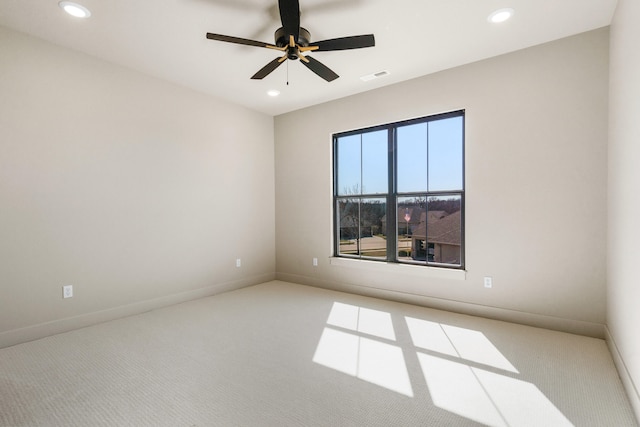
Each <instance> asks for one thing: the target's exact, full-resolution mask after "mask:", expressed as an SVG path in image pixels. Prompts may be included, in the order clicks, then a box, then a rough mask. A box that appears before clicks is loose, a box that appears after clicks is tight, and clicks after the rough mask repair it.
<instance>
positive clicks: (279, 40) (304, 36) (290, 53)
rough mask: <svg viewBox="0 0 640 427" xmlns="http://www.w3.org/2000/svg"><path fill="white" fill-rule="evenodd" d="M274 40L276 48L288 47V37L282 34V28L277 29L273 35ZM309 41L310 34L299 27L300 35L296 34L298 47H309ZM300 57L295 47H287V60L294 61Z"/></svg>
mask: <svg viewBox="0 0 640 427" xmlns="http://www.w3.org/2000/svg"><path fill="white" fill-rule="evenodd" d="M274 38H275V41H276V46H278V47H285V46H288V45H289V35H288V34H286V33H285V32H284V28H278V29H277V30H276V32H275V34H274ZM310 39H311V34H310V33H309V31H308V30H307V29H305V28H302V27H300V33H299V34H298V43H297V45H298V46H303V47H304V46H309V40H310ZM299 57H300V52H298V47H297V46H293V47H291V46H289V48H288V49H287V58H289V59H292V60H296V59H298V58H299Z"/></svg>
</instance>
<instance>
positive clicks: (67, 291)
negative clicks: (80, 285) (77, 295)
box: [62, 285, 73, 298]
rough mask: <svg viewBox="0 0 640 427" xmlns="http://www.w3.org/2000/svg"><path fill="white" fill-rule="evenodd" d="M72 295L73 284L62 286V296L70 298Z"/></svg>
mask: <svg viewBox="0 0 640 427" xmlns="http://www.w3.org/2000/svg"><path fill="white" fill-rule="evenodd" d="M71 297H73V286H72V285H66V286H63V287H62V298H71Z"/></svg>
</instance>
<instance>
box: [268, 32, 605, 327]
mask: <svg viewBox="0 0 640 427" xmlns="http://www.w3.org/2000/svg"><path fill="white" fill-rule="evenodd" d="M425 54H427V53H425ZM391 72H393V70H391ZM319 84H320V83H319ZM363 84H364V83H363ZM607 96H608V29H606V28H605V29H600V30H596V31H592V32H588V33H585V34H581V35H578V36H574V37H571V38H567V39H562V40H558V41H555V42H552V43H549V44H545V45H541V46H537V47H533V48H530V49H526V50H522V51H518V52H515V53H512V54H508V55H504V56H500V57H496V58H492V59H489V60H485V61H482V62H478V63H473V64H469V65H466V66H463V67H459V68H456V69H452V70H448V71H444V72H441V73H438V74H433V75H429V76H425V77H423V78H419V79H416V80H412V81H408V82H404V83H401V84H397V85H393V86H388V87H384V88H380V89H377V90H372V91H369V92H366V93H363V94H360V95H356V96H352V97H349V98H344V99H341V100H337V101H334V102H330V103H327V104H323V105H319V106H315V107H311V108H308V109H305V110H300V111H296V112H292V113H289V114H285V115H282V116H278V117H276V122H275V131H276V250H277V261H276V265H277V276H278V278H279V279H283V280H290V281H296V282H300V283H306V284H314V285H318V286H325V287H330V288H334V289H341V290H348V291H353V292H359V293H364V294H368V295H376V296H383V297H387V298H394V299H399V300H403V301H408V302H413V303H418V304H427V305H431V306H436V307H442V308H448V309H452V310H458V311H463V312H469V313H474V314H480V315H485V316H491V317H497V318H502V319H506V320H513V321H517V322H522V323H529V324H534V325H539V326H545V327H550V328H556V329H562V330H567V331H573V332H579V333H585V334H590V335H595V336H603V324H604V322H605V295H606V291H605V275H606V273H605V257H606V251H605V246H606V173H607V172H606V167H607V161H606V158H607ZM456 109H466V203H467V205H466V206H467V211H466V213H467V215H466V216H467V218H466V260H467V272H466V278H463V279H459V278H457V277H451V276H450V275H446V274H445V275H442V274H438V273H437V272H432V271H428V270H427V269H425V268H415V267H414V268H411V267H407V266H386V265H380V264H376V265H370V266H367V267H364V268H363V267H358V266H357V265H358V263H357V262H355V263H354V262H351V263H349V262H335V260H332V259H330V257H331V255H332V217H331V215H332V214H331V206H332V198H331V197H332V194H331V186H332V172H331V134H332V133H334V132H339V131H345V130H350V129H357V128H362V127H366V126H372V125H376V124H382V123H389V122H393V121H398V120H403V119H408V118H414V117H420V116H426V115H430V114H434V113H440V112H445V111H451V110H456ZM313 257H318V258H319V264H320V265H319V266H318V267H313V266H312V258H313ZM454 276H455V275H454ZM483 276H492V277H493V279H494V280H493V282H494V284H493V288H492V289H490V290H489V289H485V288H484V287H483V280H482V278H483Z"/></svg>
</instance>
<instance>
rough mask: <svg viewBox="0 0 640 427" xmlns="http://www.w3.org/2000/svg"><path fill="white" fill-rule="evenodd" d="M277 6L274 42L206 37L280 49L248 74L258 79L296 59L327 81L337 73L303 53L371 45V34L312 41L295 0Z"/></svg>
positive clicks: (284, 0) (209, 35)
mask: <svg viewBox="0 0 640 427" xmlns="http://www.w3.org/2000/svg"><path fill="white" fill-rule="evenodd" d="M278 9H279V10H280V21H281V22H282V27H281V28H278V29H277V30H276V32H275V37H274V38H275V44H270V43H264V42H259V41H255V40H249V39H243V38H240V37H232V36H224V35H222V34H213V33H207V38H208V39H210V40H218V41H221V42H227V43H236V44H242V45H246V46H255V47H264V48H267V49H273V50H279V51H280V52H282V56H279V57H277V58H276V59H274V60H273V61H271V62H269V63H268V64H267V65H265V66H264V67H262V68H261V69H260V70H259V71H258V72H257V73H255V74H254V75H253V77H251V78H252V79H254V80H261V79H263V78H265V77H267V76H268V75H269V74H270V73H271V72H272V71H274V70H275V69H276V68H278V67H279V66H280V65H281V64H282V63H284V61H286V60H287V59H290V60H292V61H295V60H297V59H299V60H300V62H302V64H303V65H304V66H305V67H307V68H308V69H310V70H311V71H313V72H314V73H316V74H317V75H318V76H320V77H322V78H323V79H325V80H326V81H328V82H331V81H333V80H335V79H337V78H338V77H339V76H338V75H337V74H336V73H334V72H333V70H331V69H330V68H329V67H327V66H326V65H324V64H323V63H321V62H320V61H318V60H316V59H315V58H313V57H311V56H310V55H303V53H307V52H327V51H334V50H347V49H361V48H364V47H373V46H375V39H374V37H373V34H366V35H361V36H350V37H340V38H337V39H330V40H322V41H319V42H313V43H312V42H311V34H310V33H309V31H307V30H306V29H305V28H302V27H301V26H300V4H299V3H298V0H278Z"/></svg>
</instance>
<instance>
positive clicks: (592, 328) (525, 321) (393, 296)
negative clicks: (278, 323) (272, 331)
mask: <svg viewBox="0 0 640 427" xmlns="http://www.w3.org/2000/svg"><path fill="white" fill-rule="evenodd" d="M276 278H277V280H282V281H285V282H291V283H300V284H302V285H309V286H316V287H320V288H325V289H331V290H334V291H342V292H349V293H353V294H358V295H364V296H370V297H376V298H382V299H388V300H392V301H398V302H403V303H408V304H414V305H420V306H424V307H429V308H435V309H439V310H446V311H452V312H455V313H461V314H468V315H472V316H478V317H485V318H489V319H495V320H502V321H505V322H511V323H518V324H521V325H528V326H534V327H538V328H545V329H551V330H555V331H561V332H569V333H572V334H577V335H584V336H588V337H594V338H600V339H604V337H605V336H604V325H603V324H600V323H593V322H585V321H581V320H573V319H565V318H561V317H553V316H546V315H542V314H534V313H527V312H522V311H516V310H509V309H504V308H498V307H491V306H486V305H480V304H472V303H467V302H461V301H454V300H447V299H442V298H435V297H430V296H425V295H417V294H412V293H407V292H400V291H394V290H389V289H381V288H378V287H371V286H364V285H353V284H347V283H338V282H332V281H327V280H324V279H318V278H314V277H308V276H301V275H296V274H287V273H276Z"/></svg>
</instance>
